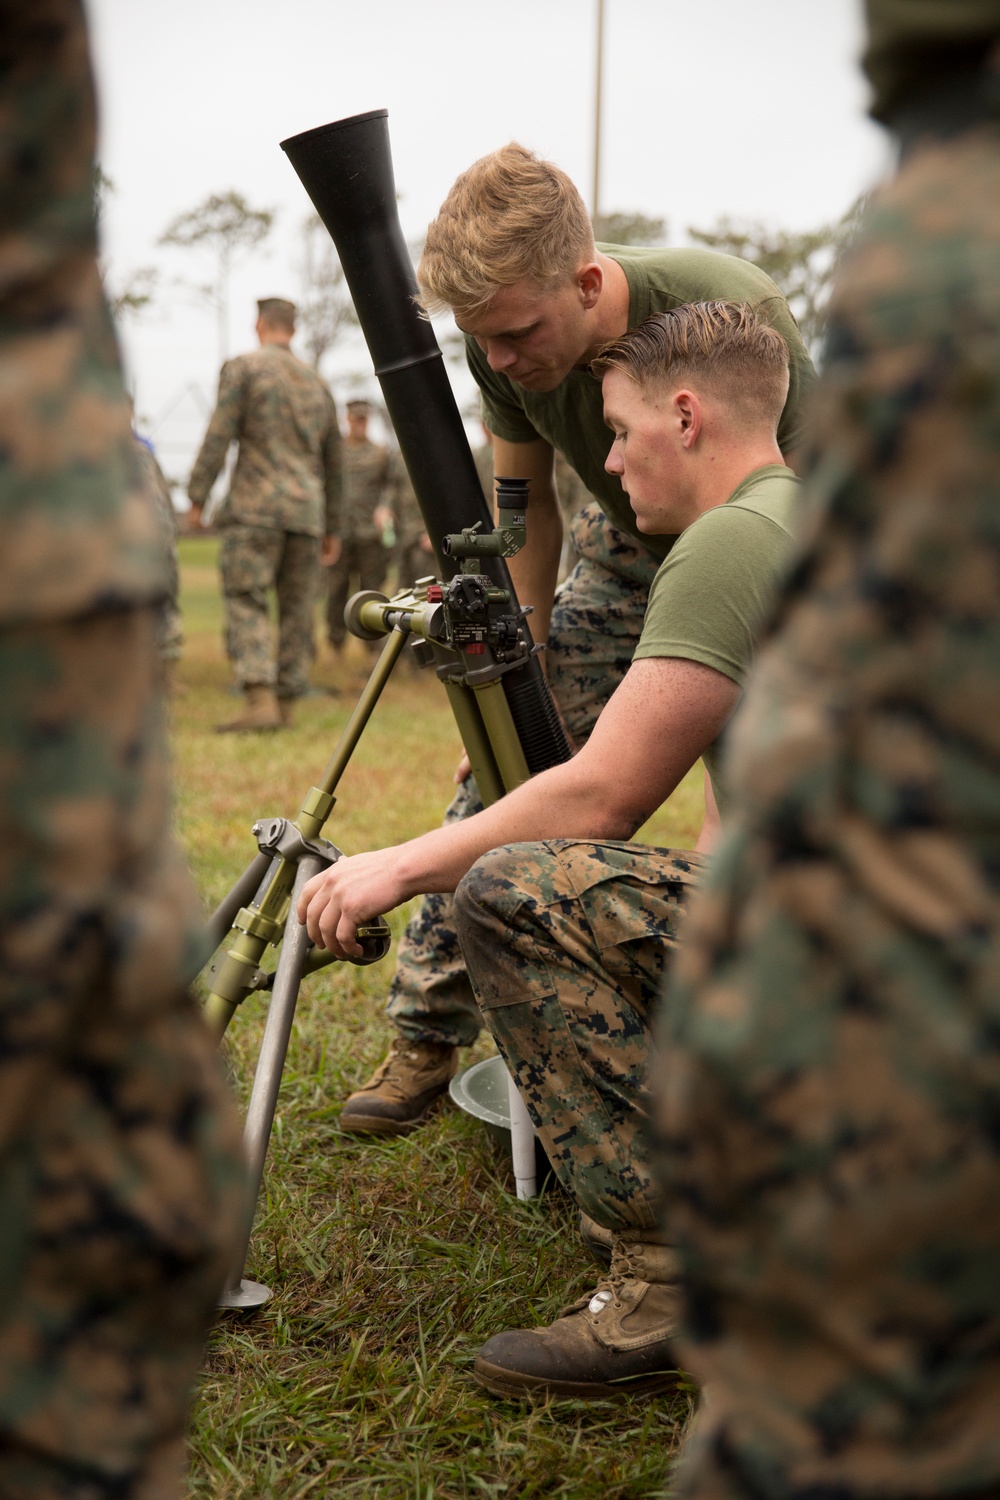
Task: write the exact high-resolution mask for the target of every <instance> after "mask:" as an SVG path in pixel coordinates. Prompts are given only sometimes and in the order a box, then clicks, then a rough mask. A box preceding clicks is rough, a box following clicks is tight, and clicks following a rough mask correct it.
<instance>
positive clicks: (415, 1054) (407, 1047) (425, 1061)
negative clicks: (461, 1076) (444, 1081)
mask: <svg viewBox="0 0 1000 1500" xmlns="http://www.w3.org/2000/svg"><path fill="white" fill-rule="evenodd" d="M429 1062H430V1059H429V1058H428V1056H427V1054H426V1052H425V1051H424V1049H423V1048H422V1045H421V1043H420V1042H410V1041H407V1039H406V1037H404V1036H396V1037H393V1039H392V1043H391V1044H390V1047H389V1051H388V1054H387V1055H386V1057H385V1058H384V1059H383V1061H382V1062H380V1063H379V1065H378V1067H377V1068H376V1069H375V1072H374V1073H373V1074H372V1076H371V1078H370V1079H369V1080H368V1082H367V1084H365V1088H377V1087H379V1086H380V1085H381V1084H383V1083H388V1084H389V1086H390V1087H391V1088H394V1089H395V1090H396V1091H397V1092H398V1093H399V1097H400V1098H406V1097H408V1096H407V1093H406V1085H407V1083H408V1081H409V1080H411V1079H412V1078H413V1076H414V1074H416V1073H419V1072H422V1071H425V1070H426V1069H427V1067H428V1065H429Z"/></svg>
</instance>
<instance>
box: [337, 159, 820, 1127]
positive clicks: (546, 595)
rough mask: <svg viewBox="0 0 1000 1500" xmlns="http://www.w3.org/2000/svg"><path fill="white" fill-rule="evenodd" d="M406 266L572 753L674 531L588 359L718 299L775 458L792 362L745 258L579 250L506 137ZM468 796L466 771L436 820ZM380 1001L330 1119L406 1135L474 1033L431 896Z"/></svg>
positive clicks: (451, 938) (795, 438) (556, 207)
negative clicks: (484, 475) (771, 373)
mask: <svg viewBox="0 0 1000 1500" xmlns="http://www.w3.org/2000/svg"><path fill="white" fill-rule="evenodd" d="M417 276H418V281H419V283H420V288H421V296H422V300H423V303H424V305H425V307H427V308H428V310H430V311H434V310H436V309H442V308H449V309H451V310H452V311H453V312H454V314H455V317H456V319H457V321H458V323H459V325H460V327H462V328H463V329H465V330H466V334H467V337H466V354H467V359H468V362H469V367H470V369H471V371H472V374H473V376H474V377H475V379H476V381H477V383H478V385H479V387H480V391H481V394H482V409H483V417H484V420H485V422H486V425H487V427H488V429H489V431H490V432H491V433H492V434H493V444H494V453H495V459H496V472H497V473H499V474H508V475H510V476H512V477H515V478H518V477H520V478H525V479H528V480H529V481H530V483H531V509H530V512H529V515H528V535H527V545H526V546H525V548H524V549H523V551H522V552H521V553H519V554H518V556H517V557H516V558H514V559H513V560H512V561H513V567H512V574H513V577H514V582H515V585H516V587H517V590H518V596H519V599H520V602H521V603H522V604H530V605H531V606H532V607H533V609H534V614H533V615H532V618H531V627H532V633H533V634H534V636H535V639H536V640H539V641H543V640H546V639H547V642H548V644H547V649H546V652H545V655H544V657H543V660H544V661H545V663H546V670H547V673H548V678H549V684H550V686H551V688H552V691H553V695H554V697H555V699H556V702H557V704H558V706H559V710H560V713H561V714H562V717H563V721H564V723H565V725H566V728H567V730H568V732H569V734H570V736H571V737H572V739H573V741H574V742H575V744H576V745H577V746H583V745H584V744H585V743H586V741H587V738H588V736H589V735H590V733H591V730H592V729H593V727H594V725H595V723H596V721H597V718H598V715H599V714H600V713H601V711H602V709H604V708H605V706H606V705H607V704H608V702H609V700H610V698H611V696H612V694H613V693H614V692H615V689H616V688H617V687H618V686H619V684H620V683H621V682H622V680H623V678H624V677H625V674H626V672H628V670H629V668H630V665H631V662H632V659H633V655H634V652H635V649H636V646H637V645H638V642H639V637H640V635H641V633H642V629H643V622H644V618H645V613H646V606H647V602H648V600H649V595H650V588H651V585H652V583H653V579H654V577H655V575H656V572H657V569H658V567H659V565H660V564H661V563H662V561H663V559H664V558H665V557H666V556H667V554H668V553H669V551H670V549H671V547H672V546H673V544H674V541H675V539H676V535H677V532H676V530H675V529H673V528H675V526H676V525H677V523H676V522H675V521H674V520H672V519H671V518H670V515H669V514H664V516H663V517H661V518H659V519H656V520H654V521H653V522H652V523H650V524H648V525H645V526H640V525H639V524H638V522H637V520H636V517H635V515H634V514H633V512H632V510H631V509H630V507H629V503H628V499H627V497H626V496H625V494H624V493H623V491H622V488H621V485H620V484H619V483H618V479H617V476H616V475H615V474H613V473H608V472H607V470H606V468H605V458H606V456H607V429H606V428H605V425H604V419H603V409H602V393H601V384H600V381H599V380H598V379H597V378H595V376H594V374H593V373H592V372H591V365H592V361H593V360H594V358H595V356H596V355H597V353H598V351H599V350H600V349H601V348H602V347H603V346H604V345H605V344H606V343H608V342H609V341H611V340H614V339H617V338H619V337H620V336H621V335H623V334H624V333H625V332H626V331H627V330H628V329H630V328H631V329H634V328H637V327H638V326H639V325H640V324H641V323H643V322H644V321H645V320H646V319H648V318H649V317H650V316H652V315H655V314H658V313H665V312H669V311H673V310H676V309H678V308H679V307H681V306H683V305H685V304H689V303H705V302H710V301H715V300H718V299H725V300H727V301H732V302H738V303H741V304H746V305H748V306H751V307H753V308H754V309H755V310H756V313H757V315H758V317H759V318H760V319H761V320H762V321H763V322H764V323H766V324H768V325H770V326H771V327H772V328H774V329H776V330H777V332H778V333H779V334H780V335H781V337H782V338H783V339H784V341H785V344H786V346H787V349H788V360H789V377H788V390H787V394H786V397H785V400H784V406H783V407H782V408H781V410H780V411H779V413H778V422H777V448H778V449H779V450H780V455H786V456H787V455H788V454H789V453H790V452H791V451H792V450H794V449H795V447H796V446H797V444H798V442H799V438H800V432H801V412H802V406H803V400H804V396H805V394H806V392H807V390H808V388H809V386H810V385H811V383H812V380H813V370H812V366H811V364H810V362H809V356H808V354H807V353H806V350H805V348H804V346H803V344H802V340H801V338H800V336H799V332H798V329H797V327H796V324H795V320H794V318H793V317H792V315H791V312H790V311H789V308H788V304H787V303H786V301H785V299H784V297H783V296H782V294H781V292H780V290H779V289H778V287H777V286H776V285H775V284H774V282H772V281H771V280H770V278H769V277H767V276H766V275H765V274H764V273H763V272H762V271H761V270H759V268H758V267H756V266H753V265H750V264H749V263H748V262H746V261H741V260H737V259H735V258H734V257H732V256H727V255H718V254H715V253H714V252H712V251H708V250H697V249H690V250H689V249H661V248H654V249H635V248H631V247H620V246H614V245H604V244H601V245H595V242H594V233H593V228H592V226H591V223H590V219H589V217H588V215H587V210H586V208H585V206H584V204H583V201H582V199H581V197H580V194H579V193H578V192H577V190H576V188H575V187H574V185H573V183H572V182H571V181H570V180H569V178H568V177H567V176H566V174H565V173H564V172H562V171H560V169H559V168H558V167H556V166H554V165H553V163H551V162H545V161H540V160H539V159H538V158H537V157H534V156H532V154H531V153H530V152H528V151H526V150H525V149H524V148H523V147H521V146H517V145H513V144H512V145H509V146H505V147H504V148H503V149H502V150H500V151H496V152H493V153H492V154H491V155H490V156H487V157H484V158H483V159H482V160H481V161H478V162H476V163H474V164H473V166H472V167H470V168H469V170H468V171H467V172H465V173H463V174H462V176H461V177H460V178H459V179H458V181H457V182H456V183H455V185H454V186H453V188H452V189H451V192H450V193H449V194H448V197H447V198H446V200H445V202H444V204H443V205H442V207H441V210H440V212H439V214H438V216H437V218H436V219H435V220H434V222H433V223H432V224H431V226H430V228H429V230H428V234H427V241H426V245H425V249H424V254H423V256H422V259H421V262H420V266H419V269H418V273H417ZM557 453H559V454H561V455H563V457H564V458H565V460H566V461H567V462H568V464H569V466H570V467H571V468H572V470H573V471H574V473H575V474H576V475H578V476H579V479H580V481H581V482H582V484H583V485H584V486H585V487H586V490H587V491H588V492H589V494H590V495H591V496H593V497H594V499H593V502H592V503H591V504H589V505H586V506H584V507H583V509H582V510H581V511H580V512H579V514H578V515H577V516H576V517H575V519H574V521H573V523H572V528H571V529H572V540H573V547H574V551H575V553H576V555H577V559H578V560H577V563H576V566H575V567H574V568H573V571H572V572H571V573H570V576H569V577H568V578H567V579H566V580H565V581H564V582H563V583H562V584H561V585H560V587H559V590H558V593H556V594H555V595H554V592H553V591H554V589H555V583H556V576H557V573H558V568H559V558H560V544H561V538H562V521H561V518H560V512H559V505H558V500H557V496H556V490H555V480H554V468H555V464H554V460H555V455H556V454H557ZM780 455H779V456H780ZM584 764H586V763H585V762H584V763H581V769H582V766H583V765H584ZM580 773H581V772H580V770H578V771H577V772H576V774H580ZM480 805H481V804H480V801H479V796H478V789H477V788H476V786H475V783H474V781H473V780H472V778H469V779H468V780H467V781H465V782H464V784H463V785H461V786H460V788H459V791H458V793H457V795H456V797H455V799H454V801H453V803H452V805H451V807H450V809H449V811H448V814H447V818H448V821H450V822H453V821H455V820H457V819H460V818H465V817H467V816H468V815H469V814H470V813H475V812H477V811H478V809H479V807H480ZM387 1011H388V1015H389V1018H390V1020H391V1021H392V1023H393V1025H394V1027H395V1028H396V1030H397V1032H398V1036H397V1038H396V1040H395V1041H394V1042H393V1045H392V1048H391V1050H390V1053H389V1056H388V1057H387V1058H386V1061H385V1063H384V1064H383V1065H382V1066H381V1067H380V1068H379V1069H378V1070H377V1072H376V1074H375V1075H374V1077H372V1078H371V1079H369V1080H368V1081H367V1082H366V1083H365V1084H364V1085H363V1087H362V1088H360V1089H359V1090H357V1091H356V1092H355V1093H354V1094H352V1095H351V1097H350V1098H349V1099H348V1100H347V1101H346V1103H345V1105H344V1108H343V1110H342V1111H341V1115H340V1126H341V1129H342V1130H345V1131H353V1132H358V1133H369V1132H370V1133H374V1134H380V1135H382V1134H391V1135H396V1134H404V1133H406V1132H407V1131H410V1130H413V1129H415V1128H417V1127H418V1126H419V1125H420V1123H421V1122H422V1120H423V1119H424V1118H425V1117H426V1114H427V1111H428V1109H429V1108H430V1106H431V1104H432V1103H433V1101H434V1099H435V1098H436V1097H438V1095H440V1094H441V1093H442V1092H443V1091H444V1090H445V1089H446V1088H447V1086H448V1081H449V1079H450V1077H451V1076H452V1074H453V1073H454V1072H455V1071H456V1069H457V1067H458V1061H459V1053H458V1049H459V1048H460V1047H463V1046H468V1045H470V1044H471V1043H472V1042H473V1041H474V1040H475V1037H476V1035H477V1032H478V1030H479V1027H480V1025H481V1021H482V1018H481V1017H480V1015H479V1010H478V1007H477V1005H476V1002H475V996H474V994H473V989H472V986H471V985H470V982H469V977H468V975H467V973H466V970H465V964H464V960H463V957H462V953H461V950H460V946H459V942H458V935H457V929H456V926H455V922H454V919H453V915H452V910H451V899H450V897H449V895H448V894H447V893H441V892H438V893H436V894H432V895H430V896H428V897H427V898H425V900H424V901H423V903H422V905H421V907H420V909H419V910H418V912H417V913H416V914H415V915H414V917H413V918H412V919H411V921H410V923H409V924H408V926H407V929H406V932H405V934H404V936H403V938H402V939H401V941H400V945H399V951H398V956H397V964H396V973H395V976H394V978H393V981H392V986H391V989H390V994H389V1000H388V1005H387Z"/></svg>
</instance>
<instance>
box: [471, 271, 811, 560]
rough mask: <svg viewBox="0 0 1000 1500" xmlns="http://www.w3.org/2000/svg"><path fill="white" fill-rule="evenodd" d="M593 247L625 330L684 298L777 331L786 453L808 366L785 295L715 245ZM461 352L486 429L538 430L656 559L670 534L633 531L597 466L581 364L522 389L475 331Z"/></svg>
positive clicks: (601, 435)
mask: <svg viewBox="0 0 1000 1500" xmlns="http://www.w3.org/2000/svg"><path fill="white" fill-rule="evenodd" d="M598 248H599V249H600V250H601V251H603V253H604V254H605V255H610V256H611V258H612V259H613V260H616V261H617V262H618V264H619V265H620V266H621V268H622V270H623V271H624V272H625V275H626V278H627V279H628V286H629V317H628V326H629V327H630V328H636V327H637V326H638V325H639V324H640V323H644V322H645V321H646V319H647V318H650V317H652V316H653V314H654V313H660V312H669V311H670V310H671V309H672V308H675V307H680V306H682V305H683V304H684V303H686V302H714V301H719V300H728V301H731V302H748V303H750V304H751V305H752V306H754V307H756V308H757V310H758V312H760V313H761V314H762V315H763V316H764V317H765V318H766V320H767V322H768V323H769V324H770V325H771V327H772V328H776V329H777V330H778V332H779V333H780V334H781V335H782V336H783V338H784V339H785V342H786V343H787V345H788V357H789V386H788V400H787V401H786V402H785V410H784V412H783V413H782V418H781V423H780V425H779V427H778V443H779V446H780V448H781V451H782V453H789V452H791V451H792V450H793V449H794V448H795V447H796V446H797V444H798V442H799V441H800V438H801V435H802V414H803V407H804V402H805V397H806V395H807V393H808V391H809V389H810V387H811V386H812V384H813V382H814V380H815V379H816V372H815V370H814V369H813V366H812V361H811V360H810V358H809V355H808V354H807V352H806V347H805V345H804V344H803V342H802V336H801V334H800V333H799V329H798V324H797V323H796V322H795V319H794V318H793V317H792V314H791V311H790V310H789V307H788V303H787V302H786V301H785V299H784V297H783V296H782V294H781V292H780V291H779V289H778V287H777V286H776V285H775V284H774V282H773V281H772V280H771V278H770V277H769V276H765V274H764V272H763V271H761V270H759V269H758V267H757V266H753V265H751V264H750V262H749V261H746V260H738V259H737V258H736V257H735V256H733V255H720V254H719V253H718V252H717V251H715V250H663V249H635V248H633V247H629V248H627V249H623V248H621V247H620V246H617V245H600V246H598ZM466 355H467V358H468V361H469V368H470V370H471V371H472V373H473V375H474V376H475V378H476V381H477V382H478V384H479V387H480V390H481V391H482V398H483V421H484V422H485V423H486V425H487V427H488V428H489V429H490V431H491V432H493V433H495V434H496V436H497V437H499V438H503V439H504V440H505V441H506V442H510V443H531V442H534V441H535V440H536V439H538V438H540V437H541V438H544V439H545V440H546V442H549V443H551V444H552V446H553V448H555V449H556V451H557V452H559V453H562V454H563V455H564V457H565V458H567V459H568V460H569V463H570V465H571V466H572V468H574V469H575V470H576V472H577V474H579V476H580V478H581V479H582V480H583V483H584V485H585V486H586V488H587V490H588V491H589V492H590V494H592V495H593V496H594V498H595V499H596V500H599V501H600V503H601V506H602V508H603V509H604V512H605V514H606V515H607V516H608V518H609V520H611V521H612V522H613V523H614V525H615V526H617V527H618V528H619V530H621V531H624V532H625V533H626V534H627V535H628V536H631V537H634V538H635V540H636V541H639V542H641V543H642V544H643V546H644V547H647V548H648V549H649V551H650V552H652V553H653V554H654V555H655V556H656V557H665V556H666V555H667V553H668V552H669V551H670V548H671V546H672V544H673V538H672V537H655V536H647V535H644V534H643V533H642V532H640V531H638V530H637V529H636V524H635V515H634V514H633V511H632V507H631V506H630V505H629V503H628V498H627V497H626V495H625V492H624V490H623V489H622V487H621V484H620V483H619V481H618V479H617V478H616V477H615V476H613V475H611V474H608V473H607V472H606V471H605V468H604V460H605V459H606V458H607V456H608V450H609V448H610V447H611V437H610V435H609V433H608V429H607V427H605V425H604V405H603V400H602V396H601V382H600V381H599V380H597V379H595V378H594V376H593V375H589V374H588V373H587V371H586V370H573V371H571V373H570V374H569V375H567V377H566V379H565V380H564V381H563V382H562V384H561V385H559V386H557V387H556V389H555V390H554V391H529V390H525V389H524V387H523V386H519V385H516V384H515V383H514V382H513V381H512V380H511V379H510V378H509V377H508V376H506V375H498V374H497V373H496V372H495V371H493V370H491V369H490V367H489V365H488V364H487V362H486V355H485V354H484V353H483V351H482V350H481V349H480V348H479V345H478V344H477V343H476V342H475V340H474V339H471V338H467V339H466Z"/></svg>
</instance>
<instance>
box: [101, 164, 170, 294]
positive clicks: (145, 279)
mask: <svg viewBox="0 0 1000 1500" xmlns="http://www.w3.org/2000/svg"><path fill="white" fill-rule="evenodd" d="M90 190H91V194H92V196H93V203H94V223H95V225H96V226H97V229H98V231H100V229H101V221H102V220H103V218H104V210H105V209H106V207H107V205H108V199H109V198H110V197H111V195H112V193H114V191H115V185H114V183H113V182H112V181H111V178H110V177H109V176H108V174H107V172H105V170H104V168H103V167H102V166H101V164H100V162H95V163H94V166H93V170H92V172H91V179H90ZM99 264H100V269H101V279H102V280H103V281H104V283H105V288H104V290H105V295H106V297H107V299H108V306H109V307H110V308H111V315H112V317H113V318H114V319H115V321H116V322H121V321H122V319H124V318H126V317H129V316H135V315H136V314H137V313H140V312H142V311H144V310H145V308H147V307H148V306H149V305H150V303H151V302H152V300H153V297H154V294H155V292H156V286H157V282H158V281H159V272H158V271H157V270H156V268H155V267H154V266H139V267H138V269H136V270H135V271H132V272H130V274H129V275H128V276H127V277H126V278H125V282H124V284H123V286H122V288H121V290H120V291H119V292H118V293H115V292H114V291H112V289H111V288H110V287H109V286H108V285H107V283H108V280H109V269H108V266H107V263H106V262H105V260H104V258H103V256H102V257H101V259H100V262H99Z"/></svg>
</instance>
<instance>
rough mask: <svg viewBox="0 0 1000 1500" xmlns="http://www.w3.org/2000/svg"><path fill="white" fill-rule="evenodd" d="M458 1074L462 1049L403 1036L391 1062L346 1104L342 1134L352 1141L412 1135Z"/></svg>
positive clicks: (395, 1045) (382, 1065)
mask: <svg viewBox="0 0 1000 1500" xmlns="http://www.w3.org/2000/svg"><path fill="white" fill-rule="evenodd" d="M457 1071H458V1048H457V1047H449V1046H447V1045H445V1044H443V1043H440V1042H409V1041H407V1039H406V1038H405V1037H403V1036H398V1037H397V1038H396V1040H395V1041H394V1042H393V1044H392V1046H391V1047H390V1048H389V1055H388V1057H387V1058H386V1059H385V1061H384V1062H383V1063H380V1065H379V1066H378V1067H377V1068H376V1069H375V1072H374V1073H373V1074H372V1076H371V1077H370V1078H369V1080H368V1082H367V1083H365V1084H362V1086H361V1088H359V1089H358V1090H357V1091H356V1092H355V1093H353V1094H351V1096H350V1097H349V1098H348V1100H347V1101H346V1103H345V1104H344V1107H343V1109H342V1110H341V1112H340V1128H341V1130H346V1131H348V1132H349V1133H350V1134H351V1135H408V1134H409V1132H410V1131H411V1130H415V1129H416V1128H417V1126H418V1125H422V1124H423V1122H424V1119H425V1118H426V1116H427V1111H428V1110H429V1109H430V1107H431V1105H432V1104H433V1103H434V1100H435V1099H437V1098H438V1097H439V1096H440V1095H441V1094H443V1093H444V1091H445V1089H446V1088H447V1087H448V1085H449V1083H450V1082H451V1080H452V1078H453V1077H454V1076H455V1074H456V1072H457Z"/></svg>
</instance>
